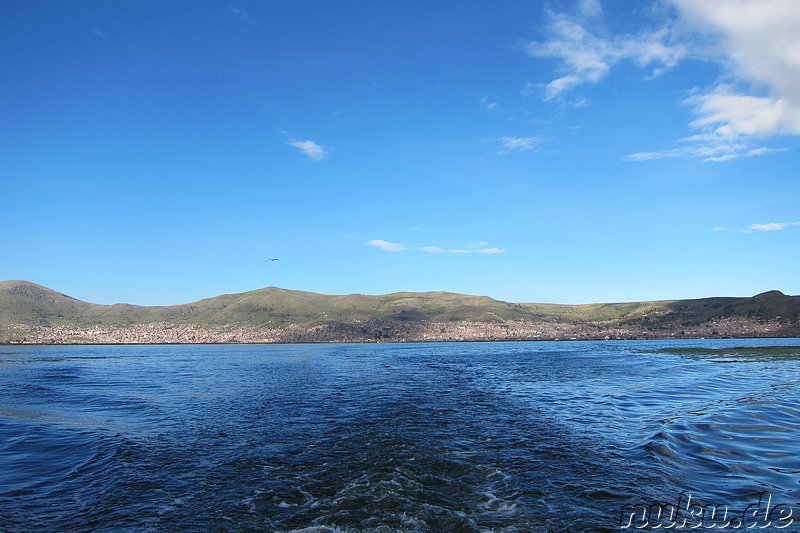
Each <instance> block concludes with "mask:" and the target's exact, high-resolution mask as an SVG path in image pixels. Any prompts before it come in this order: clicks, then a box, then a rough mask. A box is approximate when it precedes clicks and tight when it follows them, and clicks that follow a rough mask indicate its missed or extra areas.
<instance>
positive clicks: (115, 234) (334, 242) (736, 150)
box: [0, 0, 800, 305]
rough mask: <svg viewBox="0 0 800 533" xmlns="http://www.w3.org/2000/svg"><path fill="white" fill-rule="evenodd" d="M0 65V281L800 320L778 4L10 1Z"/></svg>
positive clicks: (153, 292)
mask: <svg viewBox="0 0 800 533" xmlns="http://www.w3.org/2000/svg"><path fill="white" fill-rule="evenodd" d="M632 6H633V7H632ZM0 43H1V44H0V67H2V72H3V76H2V81H0V124H2V128H0V180H1V181H0V185H1V186H2V188H0V190H2V195H3V209H2V210H1V211H0V228H2V229H0V231H2V240H3V243H4V252H3V253H2V255H0V279H26V280H29V281H33V282H35V283H39V284H42V285H45V286H47V287H50V288H53V289H56V290H58V291H61V292H64V293H66V294H69V295H70V296H73V297H76V298H79V299H82V300H86V301H90V302H95V303H116V302H127V303H133V304H140V305H169V304H178V303H186V302H190V301H194V300H198V299H201V298H205V297H211V296H215V295H218V294H222V293H236V292H244V291H248V290H253V289H257V288H261V287H266V286H271V285H274V286H278V287H283V288H288V289H299V290H307V291H314V292H323V293H330V294H349V293H366V294H383V293H389V292H396V291H431V290H446V291H453V292H461V293H468V294H480V295H488V296H492V297H494V298H498V299H502V300H507V301H513V302H555V303H590V302H617V301H640V300H656V299H673V298H700V297H708V296H750V295H753V294H756V293H759V292H763V291H766V290H771V289H779V290H782V291H784V292H785V293H787V294H800V276H798V270H799V269H798V265H800V246H798V244H799V243H800V182H799V181H798V171H799V170H800V157H799V154H800V146H798V136H799V135H800V60H799V59H798V58H800V52H798V51H799V50H800V3H798V2H796V1H795V0H736V1H732V0H706V1H704V2H696V1H695V0H663V1H662V0H658V1H652V2H649V1H642V2H630V1H622V0H613V1H612V0H608V1H602V0H601V1H595V0H581V1H553V2H535V1H526V2H523V1H516V0H504V1H498V2H484V1H465V2H449V1H447V2H445V1H436V0H434V1H431V2H397V1H392V2H389V1H373V0H370V1H356V0H353V1H346V2H329V1H322V0H320V1H292V2H260V1H247V0H232V1H231V2H230V3H228V2H225V1H219V2H218V1H199V0H198V1H188V0H187V1H158V2H155V1H148V0H119V1H115V2H107V1H90V0H85V1H74V2H63V1H40V0H33V1H27V0H11V1H7V2H2V3H0ZM268 258H278V259H279V261H266V259H268Z"/></svg>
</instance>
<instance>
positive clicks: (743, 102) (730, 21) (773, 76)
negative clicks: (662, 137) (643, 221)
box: [526, 0, 800, 162]
mask: <svg viewBox="0 0 800 533" xmlns="http://www.w3.org/2000/svg"><path fill="white" fill-rule="evenodd" d="M577 5H578V12H577V13H576V14H572V15H568V14H559V13H551V14H550V22H549V25H548V31H547V36H548V38H547V39H546V40H543V41H532V42H530V43H528V45H527V47H526V51H527V53H528V54H529V55H530V56H532V57H537V58H553V59H557V60H560V66H559V67H558V73H559V74H560V76H559V77H557V78H555V79H553V80H551V81H550V82H549V83H547V84H546V85H545V86H544V99H545V100H564V98H565V96H566V95H567V94H568V92H569V91H571V90H572V89H574V88H576V87H577V86H579V85H582V84H592V83H597V82H599V81H601V80H602V79H604V78H605V77H606V76H608V74H609V72H610V71H611V70H612V68H613V67H614V66H615V65H617V64H618V63H620V62H621V61H623V60H629V61H632V62H634V63H635V64H637V65H638V66H639V67H640V68H647V69H649V71H650V74H649V76H650V77H657V76H659V75H660V74H662V73H663V72H665V71H666V70H669V69H671V68H673V67H674V66H676V65H677V64H678V63H679V62H681V61H683V60H686V59H702V60H706V61H713V62H716V63H718V64H719V65H720V66H721V68H722V70H723V72H724V73H725V75H726V77H727V78H728V79H729V80H732V82H729V83H717V84H715V85H712V86H710V87H705V88H696V89H695V94H693V95H692V96H690V97H689V98H687V99H685V100H684V103H685V104H686V105H688V106H690V107H691V108H692V111H693V113H694V114H695V116H696V118H695V120H693V121H692V122H691V123H690V124H688V126H689V127H690V128H692V129H694V130H696V131H698V134H696V135H692V136H689V137H686V138H684V139H680V141H681V142H685V143H688V145H685V146H683V147H681V148H675V149H668V150H661V151H652V152H639V153H634V154H629V155H627V156H625V157H624V158H623V159H625V160H627V161H650V160H655V159H664V158H674V157H700V158H703V160H704V161H710V162H721V161H727V160H730V159H734V158H738V157H752V156H757V155H763V154H767V153H772V152H775V151H777V150H775V149H772V148H768V147H763V146H758V143H759V142H762V141H763V140H764V139H766V138H768V137H773V136H782V135H800V60H798V55H797V50H798V49H800V31H798V28H800V2H797V1H796V0H739V1H737V2H731V1H729V0H704V1H702V2H698V1H697V0H669V5H671V6H672V8H673V11H672V13H670V15H669V16H668V17H666V18H665V20H663V21H661V23H660V27H658V28H657V29H655V30H651V31H649V32H642V33H639V34H635V35H634V34H627V35H617V36H614V37H601V36H598V34H600V35H606V34H607V33H608V29H607V28H606V27H605V25H604V24H603V20H602V17H601V15H602V8H601V6H600V4H599V3H598V2H597V1H596V0H582V1H581V2H579V3H578V4H577ZM588 28H595V29H596V31H595V32H592V31H590V30H589V29H588Z"/></svg>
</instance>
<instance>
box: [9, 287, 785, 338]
mask: <svg viewBox="0 0 800 533" xmlns="http://www.w3.org/2000/svg"><path fill="white" fill-rule="evenodd" d="M798 322H800V296H787V295H785V294H783V293H781V292H780V291H770V292H766V293H763V294H759V295H756V296H753V297H749V298H732V297H729V298H704V299H696V300H673V301H654V302H631V303H607V304H588V305H558V304H535V303H509V302H503V301H500V300H495V299H493V298H489V297H487V296H470V295H464V294H455V293H449V292H425V293H413V292H398V293H392V294H385V295H363V294H350V295H327V294H317V293H312V292H304V291H294V290H286V289H280V288H276V287H267V288H263V289H258V290H254V291H249V292H245V293H240V294H225V295H221V296H216V297H213V298H207V299H203V300H199V301H197V302H192V303H187V304H182V305H174V306H136V305H129V304H114V305H99V304H93V303H88V302H83V301H80V300H77V299H75V298H72V297H70V296H67V295H65V294H62V293H59V292H56V291H54V290H51V289H48V288H46V287H42V286H41V285H36V284H35V283H31V282H27V281H13V280H12V281H2V282H0V342H2V341H10V340H12V341H13V340H15V339H17V340H18V339H20V338H23V337H24V338H32V339H37V335H38V338H39V340H42V339H44V340H45V341H46V340H47V339H55V338H56V337H54V336H53V335H54V333H53V332H56V331H65V328H67V329H70V328H71V329H70V330H71V331H72V334H73V335H77V337H76V339H77V338H79V339H82V340H83V341H86V342H88V341H91V340H92V337H91V335H90V334H88V333H86V331H84V330H87V328H94V330H97V328H98V327H99V328H105V330H108V328H115V330H116V329H125V328H127V329H128V330H130V329H131V328H134V327H139V328H141V327H142V326H144V325H155V324H158V325H160V327H166V325H169V326H170V327H171V328H172V329H174V328H176V327H178V326H183V329H182V330H181V331H188V329H187V328H190V326H191V328H194V329H192V331H195V330H196V329H197V328H200V330H208V331H211V330H214V331H223V330H225V331H232V328H240V330H241V332H243V331H245V330H246V331H250V332H253V331H261V332H266V331H270V332H277V333H274V334H273V335H272V337H269V338H275V339H279V340H285V339H286V333H285V332H286V331H293V332H300V331H306V332H310V331H315V332H317V335H318V336H319V335H321V333H319V332H323V331H324V332H327V333H326V334H325V335H327V337H324V336H323V337H324V338H326V339H334V340H336V339H339V338H341V339H343V340H348V339H350V340H369V339H373V338H374V339H385V340H397V339H396V338H395V337H397V336H399V335H402V336H403V340H409V339H412V340H413V339H415V338H421V339H423V340H428V339H429V338H435V337H436V335H435V334H434V333H430V332H431V331H434V330H436V331H439V333H441V335H442V336H445V335H448V331H450V330H453V331H456V333H458V330H457V329H454V328H455V326H453V325H455V324H459V325H460V326H459V328H461V329H463V328H464V327H465V326H463V325H464V324H469V325H472V326H471V327H472V328H473V329H476V328H477V329H476V331H477V330H480V331H483V332H484V333H485V332H497V334H495V333H492V334H491V335H489V334H486V335H484V337H478V338H485V337H487V336H488V337H492V338H497V335H500V334H503V333H504V332H506V336H505V337H503V336H502V335H501V338H517V337H519V338H549V337H548V335H549V336H556V335H557V336H561V333H566V334H569V337H568V338H574V337H575V335H578V337H580V338H605V337H609V335H611V336H612V337H614V338H616V337H618V336H619V335H620V332H624V334H625V335H627V336H639V337H647V336H648V332H656V333H657V332H670V331H671V332H672V333H671V335H672V336H676V334H677V332H680V335H678V336H687V335H689V334H687V333H686V331H687V328H688V330H689V331H690V332H691V331H694V332H695V333H696V334H698V335H699V333H697V331H700V332H704V333H705V332H706V330H708V334H709V335H711V336H713V335H714V332H715V331H716V333H717V334H720V333H719V329H720V327H722V326H720V324H722V325H723V326H724V327H725V328H728V330H730V331H733V332H734V333H735V332H737V331H738V332H740V333H741V335H739V334H735V335H734V334H732V335H733V336H745V335H747V334H749V335H752V334H753V332H752V331H751V330H752V329H753V327H755V325H758V324H761V325H763V324H767V323H769V324H772V325H773V326H775V327H778V326H780V327H782V328H783V330H776V329H775V328H774V327H773V328H772V329H770V330H769V332H771V334H775V332H776V331H786V332H788V333H786V334H792V335H794V334H795V333H792V332H793V331H795V330H794V329H792V328H793V327H794V328H796V327H797V325H798ZM433 324H436V325H439V326H436V327H434V326H432V325H433ZM748 324H749V326H748ZM734 326H735V328H739V329H731V328H733V327H734ZM537 327H538V329H536V328H537ZM715 327H716V329H714V328H715ZM748 327H749V328H750V329H747V328H748ZM787 327H788V328H789V329H788V330H787V329H786V328H787ZM47 328H50V333H51V336H50V337H47V336H46V335H45V336H44V337H42V335H43V334H44V333H46V331H45V330H47ZM53 328H55V329H53ZM59 328H60V329H59ZM241 328H244V329H241ZM437 328H438V329H437ZM742 328H744V329H742ZM151 329H152V328H151ZM105 330H104V331H105ZM540 330H542V331H548V332H555V333H547V334H544V333H543V334H542V335H537V334H535V332H536V331H540ZM76 331H77V333H76ZM197 331H199V330H197ZM423 331H425V332H427V333H425V335H426V336H424V337H421V335H422V333H421V332H423ZM509 331H517V332H519V333H518V334H517V337H513V336H512V337H509V336H508V335H510V334H509V333H508V332H509ZM753 331H755V330H753ZM37 332H38V333H37ZM241 332H240V334H239V337H241V336H242V334H241ZM281 332H283V333H281ZM337 332H338V333H337ZM532 332H534V333H532ZM570 332H572V333H570ZM576 332H577V333H576ZM615 332H616V333H615ZM748 332H749V333H748ZM573 334H574V335H573ZM153 335H154V336H153V337H152V338H158V337H157V336H155V334H153ZM198 335H200V333H197V334H196V335H194V338H195V339H197V338H206V339H209V338H214V337H202V335H201V336H200V337H198ZM298 335H299V333H298ZM337 335H338V337H337ZM431 335H432V337H431ZM650 336H651V337H652V335H650ZM135 338H137V339H138V338H139V337H135ZM147 338H151V337H147ZM222 338H223V340H225V341H230V337H222ZM259 338H262V337H259ZM263 338H267V337H263ZM292 338H294V337H292ZM298 338H300V339H301V340H302V339H304V337H302V335H301V336H300V337H298ZM398 338H399V337H398ZM445 338H446V337H445ZM226 339H227V340H226ZM54 342H55V341H54ZM170 342H173V341H170Z"/></svg>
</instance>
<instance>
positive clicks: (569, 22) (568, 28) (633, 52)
mask: <svg viewBox="0 0 800 533" xmlns="http://www.w3.org/2000/svg"><path fill="white" fill-rule="evenodd" d="M578 7H579V13H578V15H577V16H569V15H566V14H557V13H550V22H549V25H548V34H549V35H548V37H549V38H548V39H547V40H544V41H532V42H530V43H528V45H527V47H526V51H527V52H528V54H529V55H530V56H532V57H540V58H552V59H558V60H560V61H561V64H560V66H559V68H558V72H559V74H561V75H560V76H559V77H557V78H555V79H554V80H552V81H550V82H548V83H547V84H545V85H544V92H545V100H553V99H556V98H561V97H563V96H564V95H565V93H567V91H569V90H571V89H573V88H574V87H577V86H578V85H582V84H586V83H597V82H599V81H600V80H602V79H603V78H605V77H606V76H607V75H608V73H609V72H610V71H611V68H612V67H614V66H615V65H616V64H617V63H619V62H620V61H623V60H626V59H627V60H631V61H634V62H635V63H636V64H638V65H639V66H640V67H652V71H651V73H650V76H651V77H654V76H658V75H659V74H661V73H663V72H664V71H665V70H667V69H669V68H672V67H674V66H675V65H676V64H677V63H678V62H679V61H680V60H681V59H683V58H684V57H685V56H686V54H687V49H686V47H685V46H683V45H681V44H676V43H673V42H671V41H672V40H671V35H672V31H671V28H670V26H668V25H665V26H664V27H662V28H659V29H658V30H655V31H650V32H643V33H640V34H637V35H619V36H616V37H613V38H607V37H601V36H598V35H596V34H595V33H593V32H592V31H589V30H588V29H587V26H590V25H592V26H597V27H598V29H599V30H601V31H603V30H604V28H603V26H602V23H601V22H600V21H599V19H600V16H601V15H602V8H601V7H600V4H599V2H597V1H585V0H584V1H582V2H580V3H579V4H578Z"/></svg>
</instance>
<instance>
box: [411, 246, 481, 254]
mask: <svg viewBox="0 0 800 533" xmlns="http://www.w3.org/2000/svg"><path fill="white" fill-rule="evenodd" d="M420 250H422V251H423V252H428V253H431V254H468V253H471V252H470V251H469V250H461V249H452V250H445V249H444V248H440V247H438V246H423V247H422V248H420Z"/></svg>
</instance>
